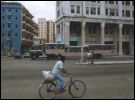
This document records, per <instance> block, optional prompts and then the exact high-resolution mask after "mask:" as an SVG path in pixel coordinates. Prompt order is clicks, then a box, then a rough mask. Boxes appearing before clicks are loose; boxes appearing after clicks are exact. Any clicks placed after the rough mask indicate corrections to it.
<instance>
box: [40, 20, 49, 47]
mask: <svg viewBox="0 0 135 100" xmlns="http://www.w3.org/2000/svg"><path fill="white" fill-rule="evenodd" d="M38 25H39V40H40V45H44V44H45V42H46V41H47V38H46V37H47V22H46V20H45V18H38Z"/></svg>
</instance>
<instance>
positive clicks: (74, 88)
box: [69, 80, 86, 98]
mask: <svg viewBox="0 0 135 100" xmlns="http://www.w3.org/2000/svg"><path fill="white" fill-rule="evenodd" d="M85 92H86V85H85V83H84V82H83V81H80V80H75V81H73V82H72V83H71V84H70V85H69V93H70V94H71V96H72V97H74V98H80V97H82V96H83V95H84V94H85Z"/></svg>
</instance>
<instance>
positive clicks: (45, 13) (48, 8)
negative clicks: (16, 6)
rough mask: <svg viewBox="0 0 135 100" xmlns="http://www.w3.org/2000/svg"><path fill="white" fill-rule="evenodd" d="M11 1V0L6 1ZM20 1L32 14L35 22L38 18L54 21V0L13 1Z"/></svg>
mask: <svg viewBox="0 0 135 100" xmlns="http://www.w3.org/2000/svg"><path fill="white" fill-rule="evenodd" d="M8 2H11V1H8ZM15 2H20V3H21V4H22V5H23V6H25V8H27V9H28V10H29V12H30V13H31V14H32V15H33V16H34V20H35V21H36V22H37V19H38V18H46V20H54V21H55V16H56V15H55V14H56V13H55V12H56V5H55V4H56V1H15Z"/></svg>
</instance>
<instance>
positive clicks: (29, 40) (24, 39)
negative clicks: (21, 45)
mask: <svg viewBox="0 0 135 100" xmlns="http://www.w3.org/2000/svg"><path fill="white" fill-rule="evenodd" d="M22 40H23V41H25V42H33V40H31V39H26V38H22Z"/></svg>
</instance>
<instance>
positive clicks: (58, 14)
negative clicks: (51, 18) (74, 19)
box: [41, 10, 60, 24]
mask: <svg viewBox="0 0 135 100" xmlns="http://www.w3.org/2000/svg"><path fill="white" fill-rule="evenodd" d="M59 16H60V11H59V10H58V11H57V17H59ZM41 24H42V23H41Z"/></svg>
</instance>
